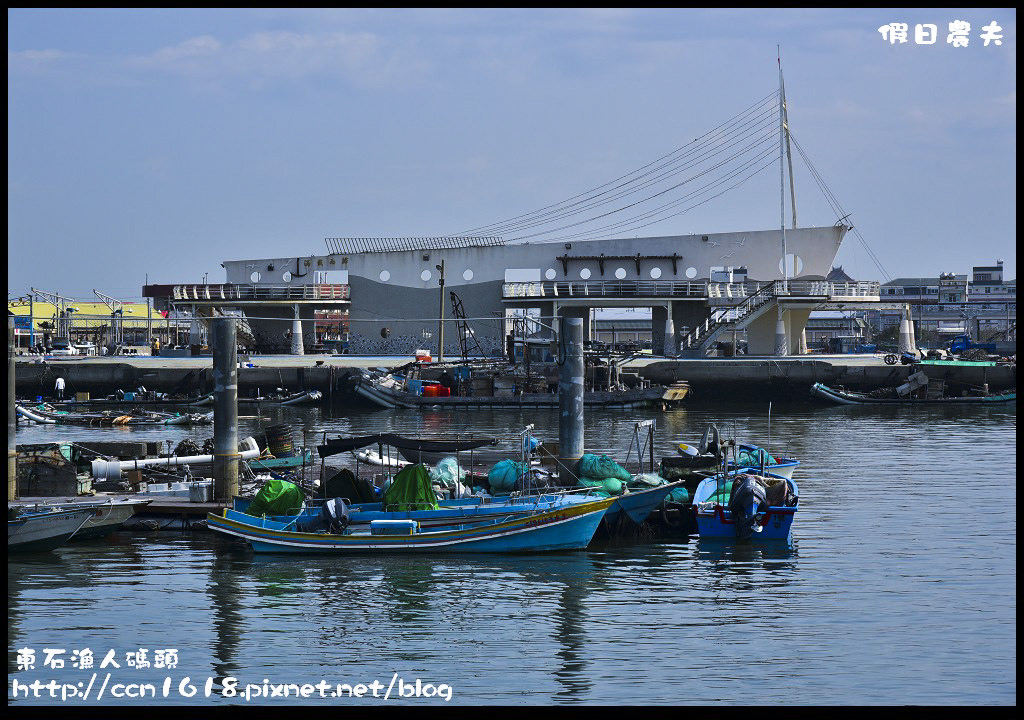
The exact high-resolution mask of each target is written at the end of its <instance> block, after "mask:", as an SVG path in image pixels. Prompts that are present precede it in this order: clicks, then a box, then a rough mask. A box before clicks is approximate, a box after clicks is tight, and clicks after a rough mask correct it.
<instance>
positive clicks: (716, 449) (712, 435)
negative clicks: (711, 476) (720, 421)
mask: <svg viewBox="0 0 1024 720" xmlns="http://www.w3.org/2000/svg"><path fill="white" fill-rule="evenodd" d="M697 452H699V453H700V454H701V455H708V454H710V455H714V456H715V457H721V455H722V440H721V437H720V436H719V434H718V426H717V425H715V424H714V423H712V424H711V425H708V427H707V430H705V431H704V437H702V438H701V439H700V445H698V446H697Z"/></svg>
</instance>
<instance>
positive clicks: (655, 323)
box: [651, 305, 669, 355]
mask: <svg viewBox="0 0 1024 720" xmlns="http://www.w3.org/2000/svg"><path fill="white" fill-rule="evenodd" d="M668 321H669V314H668V308H667V307H665V306H664V305H655V306H654V307H652V308H651V353H653V354H654V355H664V354H665V353H666V349H665V348H666V344H667V343H666V338H665V331H666V329H667V328H668Z"/></svg>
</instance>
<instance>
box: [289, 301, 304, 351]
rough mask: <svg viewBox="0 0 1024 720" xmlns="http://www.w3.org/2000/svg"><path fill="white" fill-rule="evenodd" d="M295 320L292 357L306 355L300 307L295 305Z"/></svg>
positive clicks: (293, 324) (293, 323)
mask: <svg viewBox="0 0 1024 720" xmlns="http://www.w3.org/2000/svg"><path fill="white" fill-rule="evenodd" d="M292 308H293V310H294V311H295V319H294V320H292V355H305V354H306V353H305V350H304V349H303V347H302V320H301V319H300V318H299V306H298V305H293V306H292Z"/></svg>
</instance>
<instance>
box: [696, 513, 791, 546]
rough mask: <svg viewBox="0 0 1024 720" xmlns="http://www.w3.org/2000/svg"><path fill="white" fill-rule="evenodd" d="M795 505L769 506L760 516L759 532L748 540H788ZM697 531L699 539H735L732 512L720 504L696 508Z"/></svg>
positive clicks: (754, 541) (734, 524)
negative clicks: (708, 507) (707, 507)
mask: <svg viewBox="0 0 1024 720" xmlns="http://www.w3.org/2000/svg"><path fill="white" fill-rule="evenodd" d="M796 510H797V509H796V508H795V507H769V508H768V510H767V511H766V512H765V513H764V515H763V517H762V518H761V522H760V527H761V532H756V533H753V534H752V535H751V536H750V539H749V541H744V542H753V543H756V542H765V541H788V540H789V539H790V538H792V536H793V518H794V517H795V515H796ZM697 533H698V535H700V539H701V540H732V541H735V540H736V523H735V522H733V519H732V513H731V512H730V511H729V510H728V509H727V508H725V507H723V506H721V505H715V506H714V508H712V509H710V510H701V509H698V510H697Z"/></svg>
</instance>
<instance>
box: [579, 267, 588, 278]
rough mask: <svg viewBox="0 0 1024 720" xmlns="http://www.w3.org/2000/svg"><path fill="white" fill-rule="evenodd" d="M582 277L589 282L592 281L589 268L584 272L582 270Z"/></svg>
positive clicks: (584, 269)
mask: <svg viewBox="0 0 1024 720" xmlns="http://www.w3.org/2000/svg"><path fill="white" fill-rule="evenodd" d="M580 277H581V278H583V279H584V280H589V279H590V270H589V268H583V269H582V270H580Z"/></svg>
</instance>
